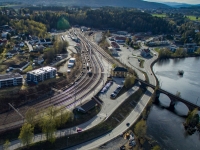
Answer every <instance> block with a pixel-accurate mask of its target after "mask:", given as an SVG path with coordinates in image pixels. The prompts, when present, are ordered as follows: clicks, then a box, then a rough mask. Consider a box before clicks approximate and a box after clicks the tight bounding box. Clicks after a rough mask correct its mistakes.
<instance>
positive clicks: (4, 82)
mask: <svg viewBox="0 0 200 150" xmlns="http://www.w3.org/2000/svg"><path fill="white" fill-rule="evenodd" d="M22 83H23V76H22V75H20V74H19V73H14V74H3V75H0V88H2V87H7V86H17V85H22Z"/></svg>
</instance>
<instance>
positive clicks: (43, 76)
mask: <svg viewBox="0 0 200 150" xmlns="http://www.w3.org/2000/svg"><path fill="white" fill-rule="evenodd" d="M56 73H57V69H56V68H53V67H50V66H46V67H42V68H39V69H36V70H32V71H30V72H28V73H27V82H33V83H36V84H37V83H38V82H42V81H44V80H47V79H51V78H55V77H56Z"/></svg>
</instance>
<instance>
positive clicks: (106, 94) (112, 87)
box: [99, 78, 125, 100]
mask: <svg viewBox="0 0 200 150" xmlns="http://www.w3.org/2000/svg"><path fill="white" fill-rule="evenodd" d="M124 80H125V79H124V78H113V84H111V85H110V87H109V88H108V89H107V90H105V91H104V92H102V93H100V94H99V98H100V99H102V100H104V99H110V95H111V94H112V93H113V92H114V91H115V90H116V89H117V87H118V86H123V81H124ZM105 86H106V84H105V83H104V87H105ZM102 89H103V88H102ZM110 100H113V99H110Z"/></svg>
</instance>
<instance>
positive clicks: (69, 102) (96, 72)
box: [0, 39, 104, 132]
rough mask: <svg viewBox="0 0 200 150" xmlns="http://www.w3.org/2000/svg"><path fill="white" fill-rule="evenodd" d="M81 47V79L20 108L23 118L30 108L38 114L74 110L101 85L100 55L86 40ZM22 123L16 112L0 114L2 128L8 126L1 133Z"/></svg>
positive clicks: (101, 68)
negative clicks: (49, 109) (48, 110)
mask: <svg viewBox="0 0 200 150" xmlns="http://www.w3.org/2000/svg"><path fill="white" fill-rule="evenodd" d="M81 45H82V49H81V59H82V63H83V68H82V73H81V78H79V79H77V80H76V83H75V84H72V85H71V86H69V87H68V88H63V91H62V92H61V93H60V94H58V95H55V96H53V97H51V98H48V99H46V100H44V101H41V102H38V103H36V104H29V105H26V106H23V107H20V108H18V110H19V112H20V113H21V114H22V115H23V116H24V115H25V113H26V111H27V110H28V109H29V108H30V107H33V108H35V109H36V110H37V112H39V111H40V110H42V109H45V108H47V107H49V106H52V105H53V106H65V107H66V108H68V109H72V108H73V106H75V105H77V104H78V103H80V102H81V101H82V100H83V99H84V98H85V97H86V96H87V95H89V94H90V93H91V92H92V91H93V89H94V88H95V87H97V86H98V85H99V84H100V83H101V81H102V79H103V76H104V74H102V73H101V72H103V70H104V69H103V65H102V64H101V62H100V60H99V58H98V55H97V54H96V53H95V52H94V51H93V50H92V48H91V45H89V44H88V41H87V40H86V39H84V40H82V41H81ZM89 70H92V71H91V72H92V73H91V75H90V76H89V75H88V71H89ZM75 95H76V96H75ZM22 122H23V121H22V118H21V117H20V116H19V115H18V114H17V113H16V112H14V111H9V112H7V113H4V114H0V127H1V126H4V125H6V128H0V132H3V131H6V130H10V129H13V128H16V127H20V126H21V125H22Z"/></svg>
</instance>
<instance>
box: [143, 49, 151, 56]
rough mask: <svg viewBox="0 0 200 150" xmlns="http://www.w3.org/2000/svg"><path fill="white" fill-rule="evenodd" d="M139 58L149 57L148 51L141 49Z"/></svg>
mask: <svg viewBox="0 0 200 150" xmlns="http://www.w3.org/2000/svg"><path fill="white" fill-rule="evenodd" d="M141 56H143V57H148V56H150V50H149V49H142V50H141Z"/></svg>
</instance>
